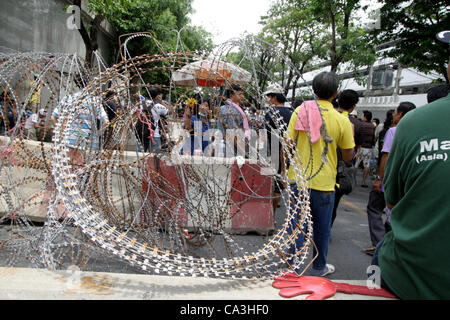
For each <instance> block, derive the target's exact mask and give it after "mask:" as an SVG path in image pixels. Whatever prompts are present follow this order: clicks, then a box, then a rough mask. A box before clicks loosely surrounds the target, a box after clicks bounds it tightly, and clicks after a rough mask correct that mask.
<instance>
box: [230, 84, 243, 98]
mask: <svg viewBox="0 0 450 320" xmlns="http://www.w3.org/2000/svg"><path fill="white" fill-rule="evenodd" d="M236 91H244V89H242V88H241V87H240V86H239V85H237V84H232V85H231V86H230V89H227V92H226V96H227V98H230V97H231V95H232V94H234V93H235V92H236Z"/></svg>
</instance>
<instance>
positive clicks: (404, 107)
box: [397, 101, 416, 117]
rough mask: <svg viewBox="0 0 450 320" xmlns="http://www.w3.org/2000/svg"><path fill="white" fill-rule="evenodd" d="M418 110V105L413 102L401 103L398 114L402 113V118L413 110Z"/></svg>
mask: <svg viewBox="0 0 450 320" xmlns="http://www.w3.org/2000/svg"><path fill="white" fill-rule="evenodd" d="M415 108H416V105H415V104H414V103H412V102H408V101H406V102H401V103H400V104H399V106H398V107H397V112H401V113H402V116H403V117H404V116H405V114H407V113H408V112H410V111H411V110H414V109H415Z"/></svg>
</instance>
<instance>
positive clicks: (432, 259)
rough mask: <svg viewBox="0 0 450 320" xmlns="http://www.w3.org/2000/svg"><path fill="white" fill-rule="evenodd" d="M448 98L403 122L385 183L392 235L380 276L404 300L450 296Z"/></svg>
mask: <svg viewBox="0 0 450 320" xmlns="http://www.w3.org/2000/svg"><path fill="white" fill-rule="evenodd" d="M449 106H450V95H449V96H448V97H446V98H442V99H439V100H437V101H435V102H433V103H431V104H428V105H425V106H423V107H420V108H417V109H416V110H413V111H411V112H408V114H406V115H405V116H404V117H403V118H402V120H401V121H400V123H399V125H398V127H397V129H396V133H395V138H394V141H393V144H392V148H391V149H390V153H389V158H388V161H387V163H386V168H385V175H384V183H385V193H384V197H385V199H386V201H387V202H388V203H390V204H392V205H394V208H393V209H392V212H391V226H392V231H391V232H388V233H387V234H386V235H385V239H384V244H383V246H382V247H381V248H380V251H379V265H380V268H381V273H382V278H383V279H384V280H385V281H386V283H387V285H388V286H389V288H390V289H391V290H392V291H393V292H394V293H395V294H396V295H397V296H399V298H401V299H413V300H423V299H435V300H439V299H449V298H450V272H449V270H450V250H449V243H450V197H449V192H448V186H449V177H450V159H449V157H450V130H449V128H450V127H449V119H450V108H449Z"/></svg>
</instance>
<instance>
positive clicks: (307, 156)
mask: <svg viewBox="0 0 450 320" xmlns="http://www.w3.org/2000/svg"><path fill="white" fill-rule="evenodd" d="M318 102H319V106H320V108H321V109H322V110H321V112H322V117H323V121H324V123H325V126H326V129H327V134H328V135H329V136H330V137H331V138H332V139H333V142H331V143H329V144H328V153H327V160H328V163H325V164H324V165H323V167H322V169H320V168H321V166H322V153H323V150H324V148H325V142H324V140H323V137H321V138H320V140H319V141H317V142H316V143H314V144H313V145H312V146H311V142H310V139H309V137H308V136H307V134H306V133H305V132H303V131H298V130H295V125H296V123H297V118H298V114H299V110H300V108H301V106H300V107H298V108H297V109H296V110H295V111H294V113H293V114H292V117H291V120H290V122H289V126H288V130H287V133H286V136H287V137H288V138H290V139H292V140H294V141H297V148H296V151H295V155H294V161H293V163H292V164H291V166H290V168H289V171H288V179H289V181H290V182H292V183H295V181H298V180H299V177H298V176H297V173H296V171H295V170H294V168H293V166H296V167H297V168H302V169H301V170H300V172H302V173H303V176H304V178H307V179H308V178H310V177H311V176H314V177H313V178H312V179H311V180H309V181H308V187H309V188H311V189H313V190H318V191H334V188H335V184H336V174H337V152H336V149H337V147H338V146H339V147H340V148H341V149H352V148H354V147H355V142H354V139H353V129H352V125H351V122H350V121H349V120H348V118H347V117H345V116H343V115H342V114H340V113H339V112H337V111H336V110H335V109H334V107H333V105H332V104H331V103H330V102H329V101H326V100H319V101H318ZM311 150H312V158H311ZM319 169H320V171H319Z"/></svg>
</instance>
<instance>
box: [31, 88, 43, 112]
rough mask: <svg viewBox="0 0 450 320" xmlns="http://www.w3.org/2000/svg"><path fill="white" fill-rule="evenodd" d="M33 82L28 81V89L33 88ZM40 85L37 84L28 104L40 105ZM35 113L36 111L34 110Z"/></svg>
mask: <svg viewBox="0 0 450 320" xmlns="http://www.w3.org/2000/svg"><path fill="white" fill-rule="evenodd" d="M34 85H35V81H30V88H33V86H34ZM41 88H42V87H41V84H39V85H38V86H37V87H36V89H35V90H34V92H33V93H32V95H31V98H30V102H35V103H37V104H39V103H41ZM35 111H37V110H35Z"/></svg>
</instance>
